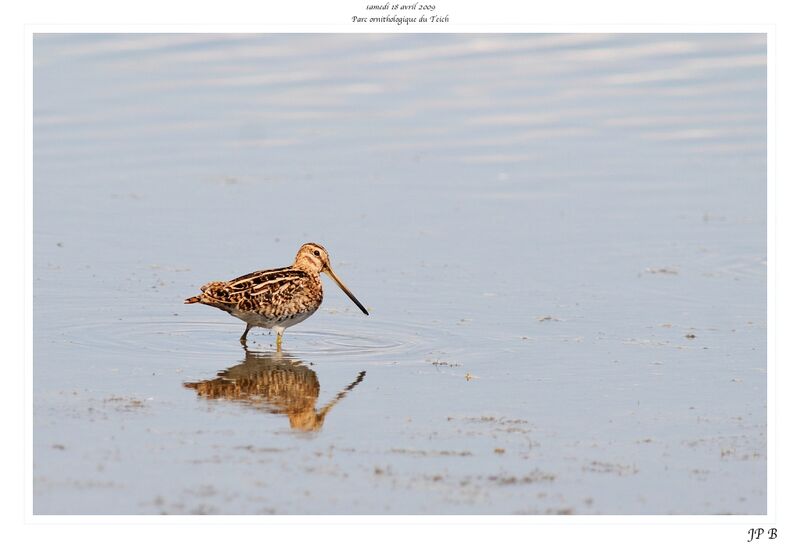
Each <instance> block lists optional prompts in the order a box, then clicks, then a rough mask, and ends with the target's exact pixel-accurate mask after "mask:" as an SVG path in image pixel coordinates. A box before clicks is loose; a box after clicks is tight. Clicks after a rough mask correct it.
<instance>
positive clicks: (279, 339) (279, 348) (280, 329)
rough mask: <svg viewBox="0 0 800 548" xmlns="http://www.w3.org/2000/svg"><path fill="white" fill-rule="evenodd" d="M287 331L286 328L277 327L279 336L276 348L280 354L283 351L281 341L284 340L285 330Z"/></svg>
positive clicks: (276, 330)
mask: <svg viewBox="0 0 800 548" xmlns="http://www.w3.org/2000/svg"><path fill="white" fill-rule="evenodd" d="M284 329H286V328H285V327H276V328H275V333H277V334H278V338H277V339H276V340H275V348H276V350H277V351H278V352H280V351H281V341H282V340H283V330H284Z"/></svg>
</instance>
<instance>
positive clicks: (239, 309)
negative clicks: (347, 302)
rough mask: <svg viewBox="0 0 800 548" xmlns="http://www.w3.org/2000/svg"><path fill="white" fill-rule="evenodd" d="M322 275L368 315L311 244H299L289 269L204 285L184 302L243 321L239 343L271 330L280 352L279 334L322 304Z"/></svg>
mask: <svg viewBox="0 0 800 548" xmlns="http://www.w3.org/2000/svg"><path fill="white" fill-rule="evenodd" d="M322 272H324V273H326V274H328V275H329V276H330V277H331V278H332V279H333V281H335V282H336V283H337V284H338V285H339V287H340V288H342V291H344V292H345V293H346V294H347V296H348V297H350V299H352V300H353V302H354V303H355V304H356V305H357V306H358V308H360V309H361V311H362V312H363V313H364V314H367V315H369V312H367V309H366V308H364V306H363V305H362V304H361V303H360V302H358V299H356V298H355V296H354V295H353V294H352V293H351V292H350V290H349V289H347V287H345V285H344V284H343V283H342V281H341V280H340V279H339V277H338V276H336V274H335V273H334V271H333V269H332V268H331V264H330V257H329V256H328V252H327V251H326V250H325V248H324V247H322V246H321V245H319V244H315V243H307V244H303V246H302V247H300V250H299V251H298V252H297V256H296V257H295V259H294V264H292V266H288V267H285V268H275V269H272V270H259V271H257V272H252V273H250V274H245V275H244V276H239V277H238V278H234V279H233V280H230V281H227V282H210V283H207V284H205V285H204V286H203V287H201V288H200V291H201V292H202V293H201V294H200V295H197V296H196V297H189V298H188V299H186V301H185V303H186V304H194V303H201V304H206V305H208V306H213V307H214V308H219V309H220V310H224V311H225V312H228V313H229V314H231V315H232V316H235V317H237V318H239V319H240V320H242V321H243V322H245V323H246V324H247V328H246V329H245V330H244V333H243V334H242V336H241V338H240V341H241V342H242V343H244V342H246V340H247V333H248V332H249V331H250V329H251V328H252V327H264V328H266V329H274V330H275V332H276V333H277V348H278V350H280V348H281V340H282V338H283V331H284V330H285V329H286V328H287V327H291V326H293V325H295V324H298V323H300V322H302V321H303V320H305V319H306V318H308V317H309V316H311V315H312V314H313V313H314V312H316V311H317V309H318V308H319V306H320V304H322V281H321V280H320V274H321V273H322Z"/></svg>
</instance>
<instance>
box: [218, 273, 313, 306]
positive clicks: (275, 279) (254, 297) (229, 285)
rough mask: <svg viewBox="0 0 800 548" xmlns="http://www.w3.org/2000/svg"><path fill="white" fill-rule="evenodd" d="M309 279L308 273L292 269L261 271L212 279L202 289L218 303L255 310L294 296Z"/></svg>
mask: <svg viewBox="0 0 800 548" xmlns="http://www.w3.org/2000/svg"><path fill="white" fill-rule="evenodd" d="M309 278H310V276H309V275H308V274H307V273H306V272H303V271H302V270H295V269H292V268H276V269H272V270H259V271H258V272H252V273H250V274H245V275H244V276H239V277H238V278H234V279H233V280H230V281H228V282H211V283H210V284H206V285H204V286H203V287H202V291H203V295H204V296H205V297H206V299H207V300H210V301H213V302H214V303H215V304H222V305H229V306H237V307H238V308H240V309H242V310H251V309H255V308H258V307H259V305H261V304H262V303H273V304H277V302H276V301H277V300H284V299H287V300H288V299H291V298H292V296H293V295H294V293H295V292H296V291H299V290H302V289H303V287H304V284H305V282H306V281H307V280H308V279H309Z"/></svg>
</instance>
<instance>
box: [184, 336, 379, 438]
mask: <svg viewBox="0 0 800 548" xmlns="http://www.w3.org/2000/svg"><path fill="white" fill-rule="evenodd" d="M365 374H366V373H365V372H364V371H362V372H360V373H359V374H358V377H356V380H355V381H353V382H352V383H350V384H349V385H348V386H346V387H345V388H344V389H343V390H341V391H340V392H339V393H338V394H337V395H336V396H335V397H334V398H333V399H331V401H330V402H328V403H327V404H326V405H325V406H323V407H322V408H320V409H316V405H317V398H319V381H318V380H317V374H316V373H315V372H314V371H313V370H311V369H310V368H308V367H306V365H305V364H304V363H303V362H302V361H300V360H297V359H295V358H293V357H292V356H289V355H288V354H283V353H281V352H276V353H271V352H250V351H245V359H244V360H243V361H242V362H241V363H239V364H237V365H235V366H233V367H231V368H230V369H226V370H225V371H221V372H220V373H219V374H218V375H217V376H216V378H213V379H209V380H207V381H200V382H187V383H184V386H185V387H186V388H192V389H194V390H195V391H196V392H197V395H198V396H202V397H205V398H208V399H227V400H232V401H237V402H240V403H243V404H247V405H251V406H253V407H254V408H256V409H262V410H264V411H266V412H268V413H280V414H283V415H286V416H288V417H289V425H290V426H291V427H292V428H293V429H295V430H303V431H306V432H309V431H317V430H319V429H320V428H322V424H323V422H324V421H325V416H326V415H327V414H328V412H329V411H330V410H331V409H333V406H334V405H336V403H338V402H339V401H340V400H341V399H342V398H344V397H345V395H347V392H349V391H350V390H352V389H353V388H355V386H356V385H358V384H359V383H360V382H361V381H362V380H363V379H364V375H365Z"/></svg>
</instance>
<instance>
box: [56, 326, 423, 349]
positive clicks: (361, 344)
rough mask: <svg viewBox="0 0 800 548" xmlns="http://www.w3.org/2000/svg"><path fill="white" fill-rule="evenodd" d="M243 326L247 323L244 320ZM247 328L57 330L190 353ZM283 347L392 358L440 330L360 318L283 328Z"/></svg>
mask: <svg viewBox="0 0 800 548" xmlns="http://www.w3.org/2000/svg"><path fill="white" fill-rule="evenodd" d="M241 325H242V326H243V325H244V324H241ZM242 330H243V329H240V324H239V323H236V322H224V321H202V322H201V321H185V320H175V321H169V320H164V319H154V320H144V319H137V320H133V321H125V320H121V321H116V322H91V323H82V324H73V325H70V326H65V327H63V328H62V329H60V330H59V332H60V336H62V337H64V339H65V342H68V343H70V344H75V345H80V346H83V347H86V348H91V349H94V350H96V351H97V352H99V353H112V354H122V353H124V354H128V355H130V354H131V353H139V354H144V355H146V354H163V353H165V352H171V353H176V354H186V355H203V356H209V355H220V356H223V355H227V354H229V353H230V352H231V351H232V350H234V351H238V350H239V349H240V348H241V347H240V343H239V336H240V335H241V332H242ZM283 340H284V343H283V346H284V350H285V351H287V352H292V353H295V354H299V355H302V356H304V357H305V356H314V355H329V356H340V357H345V356H363V357H375V358H378V357H379V358H382V359H388V358H392V357H400V356H402V357H406V358H407V357H409V356H412V355H421V354H422V353H424V352H425V351H428V350H430V349H431V348H433V347H434V345H435V341H436V340H437V334H436V332H435V330H433V329H432V328H431V327H430V326H421V325H413V324H403V323H397V322H393V323H389V322H381V321H374V320H372V321H370V322H364V323H363V325H362V324H361V323H360V324H359V325H358V327H357V328H354V329H353V330H352V331H345V330H341V331H338V330H331V329H314V330H306V329H303V327H302V326H297V327H296V328H294V329H288V330H287V331H286V333H285V334H284V339H283ZM274 344H275V334H274V332H272V333H270V332H268V331H267V330H266V329H253V330H252V331H251V332H250V335H249V337H248V344H247V347H248V349H249V350H255V351H263V350H270V349H274V348H273V345H274Z"/></svg>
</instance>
